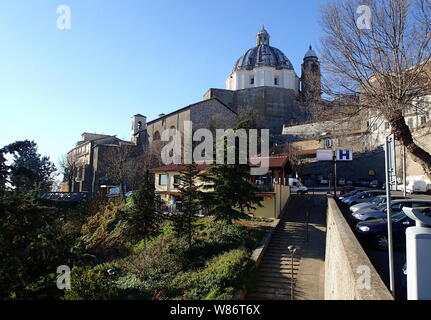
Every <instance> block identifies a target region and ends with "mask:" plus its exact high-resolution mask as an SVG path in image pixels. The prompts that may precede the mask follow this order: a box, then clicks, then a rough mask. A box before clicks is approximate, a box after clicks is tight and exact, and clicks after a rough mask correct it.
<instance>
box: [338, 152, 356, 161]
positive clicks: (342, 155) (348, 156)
mask: <svg viewBox="0 0 431 320" xmlns="http://www.w3.org/2000/svg"><path fill="white" fill-rule="evenodd" d="M351 160H353V157H352V150H337V161H351Z"/></svg>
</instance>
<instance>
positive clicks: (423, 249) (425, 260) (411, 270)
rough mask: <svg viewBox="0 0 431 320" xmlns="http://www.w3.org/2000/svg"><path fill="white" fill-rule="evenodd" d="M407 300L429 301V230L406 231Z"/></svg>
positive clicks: (430, 270) (430, 238)
mask: <svg viewBox="0 0 431 320" xmlns="http://www.w3.org/2000/svg"><path fill="white" fill-rule="evenodd" d="M406 245H407V251H406V253H407V299H408V300H431V228H426V227H410V228H407V230H406Z"/></svg>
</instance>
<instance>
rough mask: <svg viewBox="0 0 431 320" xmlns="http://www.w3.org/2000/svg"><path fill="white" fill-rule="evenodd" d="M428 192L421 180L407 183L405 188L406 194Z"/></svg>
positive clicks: (425, 184)
mask: <svg viewBox="0 0 431 320" xmlns="http://www.w3.org/2000/svg"><path fill="white" fill-rule="evenodd" d="M427 191H428V188H427V183H426V182H425V181H423V180H416V181H409V183H408V184H407V186H406V192H407V193H411V194H412V193H425V192H427Z"/></svg>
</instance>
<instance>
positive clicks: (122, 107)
mask: <svg viewBox="0 0 431 320" xmlns="http://www.w3.org/2000/svg"><path fill="white" fill-rule="evenodd" d="M321 3H322V1H321V0H306V1H297V0H277V1H262V0H260V1H255V0H246V1H243V0H241V1H239V0H234V1H233V0H222V1H220V0H217V1H205V0H182V1H178V0H177V1H167V0H157V1H145V0H142V1H140V0H0V110H1V113H0V114H1V118H0V128H1V131H0V132H1V134H0V147H1V146H4V145H6V144H8V143H11V142H13V141H16V140H23V139H32V140H35V141H36V142H37V143H38V145H39V151H40V152H41V153H42V154H44V155H49V156H50V157H51V159H52V160H53V161H55V162H57V161H58V159H59V158H60V156H61V155H62V154H65V153H66V152H67V151H68V150H70V149H71V148H72V147H73V146H74V143H75V142H76V141H78V140H79V139H80V135H81V133H83V132H97V133H105V134H116V135H117V136H118V137H120V138H124V139H130V117H131V116H133V115H134V114H136V113H141V114H143V115H146V116H147V119H148V121H150V120H152V119H154V118H155V117H156V116H157V115H158V114H159V113H162V112H163V113H168V112H171V111H174V110H176V109H178V108H180V107H184V106H186V105H188V104H191V103H195V102H197V101H199V100H201V99H202V96H203V94H204V93H205V92H206V90H207V89H208V88H211V87H215V88H224V87H225V82H224V81H225V79H226V78H227V77H228V75H229V73H230V71H231V69H232V67H233V64H234V63H235V61H236V60H237V59H238V58H239V57H240V56H241V55H242V54H243V53H244V52H245V50H247V49H249V48H251V47H253V46H254V45H255V35H256V33H257V32H258V31H259V29H260V27H261V25H262V24H263V25H265V28H266V29H267V30H268V32H269V33H270V35H271V45H272V46H274V47H277V48H279V49H281V50H282V51H283V52H284V53H285V54H286V56H287V57H288V58H289V59H290V60H291V62H292V63H293V65H294V68H295V71H296V73H297V74H298V75H299V74H300V64H301V62H302V58H303V56H304V53H305V51H306V50H307V48H308V45H309V44H312V45H313V46H318V44H319V39H320V28H319V24H318V22H317V21H318V14H319V7H320V5H321ZM63 4H66V5H69V6H70V8H71V13H72V15H71V18H72V19H71V20H72V26H71V30H59V29H58V28H57V26H56V21H57V17H58V15H57V13H56V10H57V7H58V6H59V5H63Z"/></svg>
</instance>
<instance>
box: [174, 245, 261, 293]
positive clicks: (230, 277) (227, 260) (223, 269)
mask: <svg viewBox="0 0 431 320" xmlns="http://www.w3.org/2000/svg"><path fill="white" fill-rule="evenodd" d="M254 270H255V263H254V261H253V260H251V259H250V255H249V253H248V252H247V251H246V250H245V249H235V250H231V251H228V252H225V253H224V254H222V255H219V256H217V257H215V258H213V259H211V260H210V261H209V262H208V263H207V266H206V268H204V269H203V270H201V271H199V272H193V273H190V272H189V273H182V274H180V275H178V276H177V277H176V278H175V280H174V281H173V283H172V286H174V287H177V288H178V289H179V290H180V291H183V294H182V296H181V298H182V299H211V300H227V299H232V298H233V294H234V292H235V291H236V290H238V289H244V288H246V287H247V286H248V284H249V283H248V282H249V279H251V278H252V275H253V272H254Z"/></svg>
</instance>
